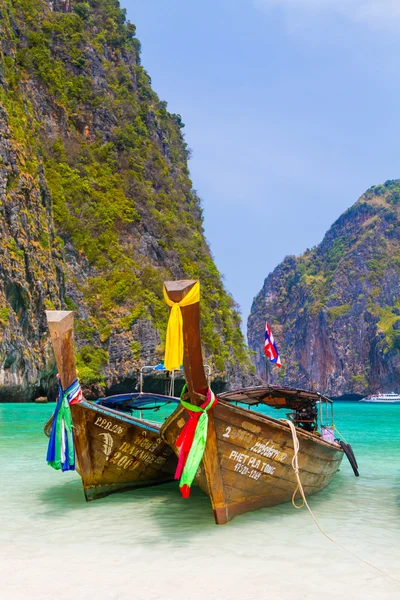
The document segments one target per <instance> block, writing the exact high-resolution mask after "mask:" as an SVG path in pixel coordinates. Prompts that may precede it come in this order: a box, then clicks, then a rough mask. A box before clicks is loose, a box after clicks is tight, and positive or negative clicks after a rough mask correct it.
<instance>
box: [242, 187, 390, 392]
mask: <svg viewBox="0 0 400 600" xmlns="http://www.w3.org/2000/svg"><path fill="white" fill-rule="evenodd" d="M399 216H400V180H395V181H387V182H386V183H385V184H384V185H379V186H375V187H373V188H371V189H369V190H368V191H367V192H366V193H365V194H364V195H363V196H361V198H360V199H359V200H358V201H357V202H356V204H355V205H354V206H352V207H351V208H350V209H349V210H347V211H346V212H345V213H344V214H343V215H342V216H341V217H340V218H339V219H338V220H337V221H336V223H334V224H333V225H332V227H331V228H330V230H329V231H328V232H327V234H326V235H325V237H324V239H323V241H322V243H321V244H320V245H319V246H317V247H316V248H313V249H311V250H307V251H306V252H305V253H304V254H303V255H302V256H299V257H294V256H289V257H287V258H285V260H284V261H283V262H282V263H281V264H280V265H279V266H278V267H277V268H276V269H275V270H274V271H273V273H271V274H270V275H268V277H267V278H266V279H265V281H264V285H263V288H262V290H261V291H260V293H259V294H258V295H257V296H256V298H255V299H254V302H253V306H252V309H251V314H250V316H249V319H248V341H249V347H250V348H251V349H252V350H253V351H254V352H255V354H254V361H255V364H256V368H257V372H258V374H259V375H260V376H262V377H263V376H264V374H265V361H264V358H263V353H262V347H263V335H264V324H265V320H266V319H267V320H268V321H269V322H270V324H271V326H272V329H273V332H274V335H275V338H276V341H277V343H278V346H279V350H280V354H281V357H282V360H283V366H282V369H281V370H280V371H279V370H277V369H276V368H273V370H272V372H273V378H274V381H275V382H277V381H280V382H283V383H285V384H288V385H293V386H296V385H298V386H301V387H306V388H310V386H311V385H312V384H313V383H314V384H315V386H316V387H317V388H318V389H319V390H322V391H323V392H325V393H327V394H330V395H333V396H340V395H343V394H356V395H364V394H367V393H372V392H376V391H378V390H384V391H400V389H399V386H400V225H399Z"/></svg>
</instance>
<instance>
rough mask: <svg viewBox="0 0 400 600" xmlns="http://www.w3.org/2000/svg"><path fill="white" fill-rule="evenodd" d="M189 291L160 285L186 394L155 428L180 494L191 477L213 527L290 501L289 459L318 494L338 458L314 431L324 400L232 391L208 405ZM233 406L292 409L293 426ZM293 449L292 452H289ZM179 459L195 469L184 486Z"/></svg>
mask: <svg viewBox="0 0 400 600" xmlns="http://www.w3.org/2000/svg"><path fill="white" fill-rule="evenodd" d="M195 286H196V288H199V284H198V282H196V281H193V280H185V281H175V282H170V281H167V282H165V283H164V296H165V299H166V301H167V303H168V304H169V306H171V307H172V311H171V315H172V313H173V312H174V315H173V317H174V319H175V321H176V322H178V321H179V320H180V323H179V324H178V325H177V324H176V323H175V324H174V325H173V328H175V327H177V328H179V327H180V328H181V330H180V331H177V332H176V335H175V334H174V333H173V332H172V331H171V332H169V331H167V344H168V338H169V337H170V338H171V339H170V340H169V342H170V343H173V340H174V336H175V338H176V339H177V340H178V343H180V342H179V339H182V344H181V345H182V346H183V348H182V349H181V350H178V353H177V354H178V355H177V357H176V358H175V362H179V360H180V359H181V357H180V355H179V354H180V352H182V353H183V367H184V372H185V377H186V382H187V394H186V395H184V396H182V399H183V402H182V404H183V406H180V407H178V408H177V409H176V410H175V411H174V412H173V413H172V414H171V415H170V416H169V417H168V418H167V419H166V421H165V422H164V424H163V425H162V428H161V437H162V438H163V439H164V440H165V441H166V442H167V443H168V444H169V445H170V446H171V448H173V450H174V452H175V453H176V455H177V456H179V457H180V461H181V462H182V465H185V466H182V465H181V468H180V474H182V476H181V482H180V484H181V485H180V487H181V491H182V494H183V495H184V496H188V494H189V493H190V484H191V479H192V478H193V477H194V481H195V482H196V483H197V484H198V485H199V487H200V488H201V489H202V490H203V491H204V492H205V493H206V494H208V496H209V497H210V501H211V505H212V508H213V511H214V517H215V521H216V523H217V524H224V523H227V522H228V521H230V520H231V519H232V518H233V517H235V516H236V515H240V514H242V513H245V512H248V511H252V510H255V509H259V508H263V507H270V506H274V505H277V504H281V503H283V502H288V501H290V500H291V499H292V497H293V498H295V496H296V491H297V485H298V479H297V475H296V472H295V469H294V468H293V466H292V461H293V459H294V461H295V462H294V463H293V464H294V465H296V460H297V459H298V466H299V470H298V475H299V477H300V478H301V483H302V486H303V489H304V492H305V494H306V495H307V496H309V495H311V494H315V493H317V492H319V491H320V490H322V489H323V488H325V487H326V486H327V485H328V484H329V483H330V481H331V480H332V478H333V477H334V475H335V473H336V472H337V471H338V469H339V467H340V464H341V461H342V458H343V449H342V448H341V446H340V444H339V443H337V442H336V441H335V440H334V438H333V430H332V429H329V428H327V429H326V431H325V432H324V431H323V432H322V435H321V434H319V433H318V432H317V414H316V413H317V410H316V405H317V403H320V405H321V403H324V402H325V403H326V402H328V403H329V400H328V399H327V398H325V397H323V396H321V395H319V394H317V393H314V392H307V391H303V390H292V389H290V388H274V387H273V386H267V387H265V388H252V389H248V390H246V389H244V390H237V391H235V392H227V393H224V394H221V395H219V397H218V398H213V397H211V398H210V390H209V389H208V384H207V379H206V376H205V372H204V367H203V357H202V350H201V340H200V306H199V290H198V293H197V292H196V293H194V292H193V290H194V287H195ZM178 312H179V314H178ZM170 319H171V317H170ZM169 327H170V326H169ZM166 353H167V351H166ZM167 362H168V363H169V362H172V363H173V362H174V361H172V359H171V361H170V359H168V361H167V356H166V358H165V364H166V365H167ZM235 403H246V404H249V405H252V404H254V405H255V404H260V403H261V404H266V405H270V406H275V407H280V408H285V407H286V408H289V409H292V410H293V411H294V412H293V413H292V418H291V423H293V426H292V427H291V424H290V423H289V422H288V421H287V420H281V419H276V418H273V417H270V416H267V415H265V414H261V413H259V412H255V411H253V410H251V409H248V408H244V407H242V406H239V405H235ZM199 414H200V419H202V418H203V416H204V415H206V417H204V418H207V419H208V426H207V429H206V432H205V436H206V437H205V436H204V444H205V447H204V454H202V459H201V462H196V460H195V461H194V462H193V460H191V459H192V458H193V456H194V455H195V454H196V452H192V447H190V448H189V447H187V444H186V440H187V439H188V438H189V437H190V436H191V438H193V431H194V430H195V427H196V423H195V421H196V420H199ZM203 426H204V423H203ZM293 430H294V432H293ZM324 433H325V435H324ZM195 436H196V434H195ZM193 439H194V438H193ZM205 439H206V441H205ZM193 443H194V442H192V445H193ZM196 443H197V442H196ZM297 443H299V445H300V449H299V451H298V452H297V450H296V451H295V448H296V446H297ZM185 445H186V447H185ZM189 445H190V441H189ZM197 454H198V453H197ZM192 455H193V456H192ZM295 455H296V456H295ZM197 459H198V456H197ZM186 460H187V461H188V462H190V463H191V464H190V468H191V469H192V470H193V466H194V467H195V468H196V467H197V465H199V466H198V468H197V471H196V472H195V474H194V473H192V475H191V476H189V475H187V476H186V479H185V476H184V473H185V468H186V464H187V463H185V461H186Z"/></svg>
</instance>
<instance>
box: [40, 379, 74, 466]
mask: <svg viewBox="0 0 400 600" xmlns="http://www.w3.org/2000/svg"><path fill="white" fill-rule="evenodd" d="M57 377H58V401H57V405H56V409H55V411H54V415H53V424H52V427H51V433H50V439H49V445H48V448H47V457H46V459H47V463H48V464H49V465H50V466H51V467H53V469H56V470H60V469H61V470H62V471H74V470H75V447H74V436H73V432H72V427H73V425H72V416H71V408H70V405H71V404H76V403H77V402H80V401H81V400H82V390H81V386H80V385H79V381H78V380H77V379H75V381H74V382H73V383H71V385H70V386H68V387H67V388H66V389H65V390H63V388H62V385H61V381H60V377H59V375H57Z"/></svg>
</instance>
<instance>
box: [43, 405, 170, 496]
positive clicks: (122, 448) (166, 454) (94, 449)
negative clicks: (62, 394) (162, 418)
mask: <svg viewBox="0 0 400 600" xmlns="http://www.w3.org/2000/svg"><path fill="white" fill-rule="evenodd" d="M71 413H72V420H73V426H74V443H75V451H76V458H77V471H78V472H79V474H80V476H81V478H82V484H83V489H84V493H85V497H86V500H87V501H90V500H95V499H97V498H101V497H103V496H108V495H109V494H112V493H115V492H123V491H126V490H130V489H133V488H137V487H145V486H150V485H157V484H160V483H165V482H167V481H172V480H173V478H174V473H175V469H176V464H177V459H176V457H175V455H174V453H173V450H172V449H171V448H170V447H169V446H168V445H167V444H165V443H164V442H163V441H162V439H161V437H160V426H159V425H158V424H157V423H153V422H149V421H145V420H141V419H135V418H134V417H130V416H129V415H125V414H124V415H123V414H120V413H118V412H117V411H114V410H112V409H107V408H104V407H101V406H98V405H96V404H93V403H90V402H87V401H85V400H84V401H82V402H79V403H77V404H72V405H71ZM45 432H46V433H47V434H49V423H48V424H46V427H45Z"/></svg>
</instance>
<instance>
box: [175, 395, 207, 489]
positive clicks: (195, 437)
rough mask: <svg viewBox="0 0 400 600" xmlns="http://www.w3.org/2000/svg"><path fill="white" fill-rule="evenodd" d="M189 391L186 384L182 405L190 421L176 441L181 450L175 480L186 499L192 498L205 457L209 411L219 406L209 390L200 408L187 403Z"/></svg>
mask: <svg viewBox="0 0 400 600" xmlns="http://www.w3.org/2000/svg"><path fill="white" fill-rule="evenodd" d="M186 389H187V385H186V384H185V386H184V388H183V390H182V393H181V404H182V406H183V407H184V408H185V409H186V410H187V411H188V413H189V419H188V420H187V422H186V424H185V426H184V428H183V429H182V431H181V432H180V434H179V436H178V439H177V440H176V446H177V447H178V448H179V459H178V466H177V468H176V471H175V479H179V489H180V490H181V494H182V496H183V497H184V498H188V497H189V496H190V487H191V485H192V483H193V480H194V478H195V476H196V473H197V469H198V468H199V465H200V463H201V460H202V458H203V456H204V450H205V447H206V442H207V431H208V411H209V410H210V409H211V408H213V407H214V406H215V405H216V404H217V399H216V397H215V395H214V392H213V391H212V390H211V389H210V388H208V390H207V399H206V401H205V402H203V404H201V405H200V406H195V405H193V404H190V403H189V402H186V401H185V400H184V399H183V395H184V393H185V391H186Z"/></svg>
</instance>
